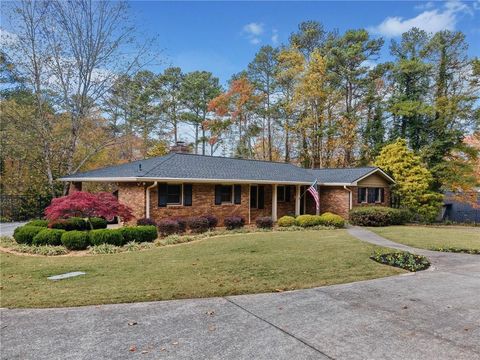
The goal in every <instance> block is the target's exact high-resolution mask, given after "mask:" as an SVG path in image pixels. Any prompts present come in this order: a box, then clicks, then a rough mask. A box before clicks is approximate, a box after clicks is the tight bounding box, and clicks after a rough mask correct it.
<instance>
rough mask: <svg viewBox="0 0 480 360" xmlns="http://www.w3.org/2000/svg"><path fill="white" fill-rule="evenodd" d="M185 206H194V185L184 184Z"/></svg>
mask: <svg viewBox="0 0 480 360" xmlns="http://www.w3.org/2000/svg"><path fill="white" fill-rule="evenodd" d="M183 206H192V184H183Z"/></svg>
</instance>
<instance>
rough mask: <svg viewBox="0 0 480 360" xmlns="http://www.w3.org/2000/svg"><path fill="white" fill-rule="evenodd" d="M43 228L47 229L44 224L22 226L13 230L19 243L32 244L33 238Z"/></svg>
mask: <svg viewBox="0 0 480 360" xmlns="http://www.w3.org/2000/svg"><path fill="white" fill-rule="evenodd" d="M42 230H45V228H44V227H42V226H26V225H24V226H20V227H18V228H16V229H15V230H14V232H13V238H14V239H15V241H16V242H17V243H19V244H27V245H31V244H32V241H33V238H34V237H35V236H36V235H37V234H38V233H39V232H40V231H42Z"/></svg>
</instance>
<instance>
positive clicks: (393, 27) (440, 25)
mask: <svg viewBox="0 0 480 360" xmlns="http://www.w3.org/2000/svg"><path fill="white" fill-rule="evenodd" d="M462 13H469V14H471V9H470V8H469V7H468V6H467V5H466V4H464V3H462V2H460V1H448V2H446V3H444V6H443V8H442V9H433V10H426V11H424V12H422V13H420V14H418V15H417V16H415V17H413V18H410V19H405V18H402V17H400V16H391V17H387V18H386V19H385V20H383V21H382V22H381V23H380V24H379V25H377V26H375V27H373V28H370V30H371V31H372V32H374V33H377V34H381V35H384V36H386V37H395V36H399V35H401V34H402V33H404V32H406V31H408V30H410V29H411V28H413V27H417V28H419V29H422V30H425V31H427V32H437V31H440V30H454V29H455V26H456V24H457V22H458V17H459V15H461V14H462Z"/></svg>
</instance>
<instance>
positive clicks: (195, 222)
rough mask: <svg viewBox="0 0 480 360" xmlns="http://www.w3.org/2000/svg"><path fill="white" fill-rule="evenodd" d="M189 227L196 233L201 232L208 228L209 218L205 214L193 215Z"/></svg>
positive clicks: (189, 220)
mask: <svg viewBox="0 0 480 360" xmlns="http://www.w3.org/2000/svg"><path fill="white" fill-rule="evenodd" d="M188 227H189V228H190V230H191V231H192V232H193V233H195V234H200V233H203V232H205V231H207V230H208V220H207V218H205V217H203V216H197V217H192V218H190V219H188Z"/></svg>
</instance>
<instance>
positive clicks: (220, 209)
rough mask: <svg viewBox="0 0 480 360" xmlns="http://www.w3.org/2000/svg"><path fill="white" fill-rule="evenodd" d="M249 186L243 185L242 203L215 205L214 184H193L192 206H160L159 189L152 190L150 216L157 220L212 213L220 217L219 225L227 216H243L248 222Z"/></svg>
mask: <svg viewBox="0 0 480 360" xmlns="http://www.w3.org/2000/svg"><path fill="white" fill-rule="evenodd" d="M248 199H249V187H248V185H242V198H241V203H240V204H222V205H215V185H214V184H193V187H192V206H183V205H167V206H166V207H159V206H158V194H157V189H152V190H150V216H151V217H152V218H153V219H155V220H160V219H162V218H168V217H191V216H200V215H206V214H212V215H215V216H216V217H218V221H219V225H223V220H224V219H225V218H226V217H227V216H233V215H235V216H243V217H244V218H245V221H247V222H248V208H249V202H248Z"/></svg>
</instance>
